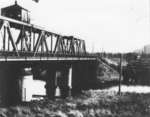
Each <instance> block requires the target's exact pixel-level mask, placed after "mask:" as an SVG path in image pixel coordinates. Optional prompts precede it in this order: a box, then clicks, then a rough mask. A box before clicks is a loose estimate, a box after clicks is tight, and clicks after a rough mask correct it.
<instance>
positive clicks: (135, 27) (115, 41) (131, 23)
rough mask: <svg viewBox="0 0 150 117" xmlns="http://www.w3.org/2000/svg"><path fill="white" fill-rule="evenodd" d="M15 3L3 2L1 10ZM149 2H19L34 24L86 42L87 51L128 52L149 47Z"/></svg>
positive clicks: (53, 0) (101, 0) (87, 0)
mask: <svg viewBox="0 0 150 117" xmlns="http://www.w3.org/2000/svg"><path fill="white" fill-rule="evenodd" d="M14 1H15V0H1V2H0V8H1V7H4V6H7V5H10V4H13V3H14ZM149 1H150V0H39V3H35V2H33V1H32V0H18V3H19V4H20V5H23V7H25V8H27V9H29V10H30V11H31V17H32V23H35V24H37V25H40V26H43V27H46V28H47V29H49V30H50V31H53V32H56V33H60V34H63V35H73V36H75V37H78V38H81V39H84V40H85V41H86V45H87V50H88V51H90V52H91V51H94V52H97V51H102V50H103V51H107V52H128V51H133V50H136V49H139V48H141V47H142V46H144V45H146V44H150V23H149V22H150V18H149V17H150V10H149V6H150V3H149Z"/></svg>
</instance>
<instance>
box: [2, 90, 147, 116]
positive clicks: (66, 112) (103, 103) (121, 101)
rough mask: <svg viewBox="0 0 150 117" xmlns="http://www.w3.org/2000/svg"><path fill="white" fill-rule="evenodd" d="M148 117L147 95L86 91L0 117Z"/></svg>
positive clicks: (4, 110)
mask: <svg viewBox="0 0 150 117" xmlns="http://www.w3.org/2000/svg"><path fill="white" fill-rule="evenodd" d="M1 116H2V117H13V116H14V117H149V116H150V94H136V93H123V94H122V95H121V96H119V95H118V94H117V93H116V92H112V91H106V90H105V91H104V90H103V91H102V90H89V91H83V93H82V94H81V95H79V96H76V97H74V98H67V99H65V100H61V99H57V100H55V101H50V100H41V101H33V102H31V103H28V104H22V105H18V106H11V107H7V108H6V107H5V108H4V107H3V108H2V107H1V108H0V117H1Z"/></svg>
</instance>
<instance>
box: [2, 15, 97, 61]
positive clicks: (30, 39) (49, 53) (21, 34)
mask: <svg viewBox="0 0 150 117" xmlns="http://www.w3.org/2000/svg"><path fill="white" fill-rule="evenodd" d="M95 59H96V58H95V57H94V56H92V55H90V54H88V53H87V52H86V46H85V41H84V40H81V39H77V38H75V37H73V36H62V35H60V34H56V33H53V32H50V31H48V30H45V29H44V28H42V27H39V26H36V25H33V24H28V23H24V22H21V21H17V20H14V19H10V18H7V17H3V16H0V61H3V60H8V61H9V60H10V61H13V60H17V61H18V60H20V61H24V60H32V61H33V60H95Z"/></svg>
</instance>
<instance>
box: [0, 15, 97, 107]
mask: <svg viewBox="0 0 150 117" xmlns="http://www.w3.org/2000/svg"><path fill="white" fill-rule="evenodd" d="M26 69H29V70H26ZM96 69H97V58H96V56H94V55H92V54H89V53H88V52H87V51H86V45H85V41H84V40H81V39H78V38H75V37H73V36H64V35H60V34H56V33H53V32H51V31H48V30H46V29H45V28H43V27H39V26H37V25H33V24H30V23H27V22H23V21H19V20H16V19H12V18H9V17H5V16H0V97H1V102H4V104H5V103H7V104H14V103H19V102H21V101H23V99H24V98H25V97H24V91H23V86H24V85H23V81H24V76H28V75H32V76H33V79H34V80H41V81H44V82H45V83H46V85H45V89H46V97H48V98H50V99H53V98H55V93H56V89H57V88H58V86H59V88H60V91H61V97H67V96H70V95H73V94H76V93H77V92H80V91H81V90H83V89H87V88H90V87H92V86H93V83H94V82H95V80H96ZM56 82H57V83H56ZM37 90H39V89H37ZM24 100H25V99H24ZM25 101H26V100H25Z"/></svg>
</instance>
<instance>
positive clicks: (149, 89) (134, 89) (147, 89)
mask: <svg viewBox="0 0 150 117" xmlns="http://www.w3.org/2000/svg"><path fill="white" fill-rule="evenodd" d="M108 90H110V91H116V92H118V86H115V87H111V88H109V89H108ZM121 92H129V93H150V86H140V85H135V86H126V85H122V86H121Z"/></svg>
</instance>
